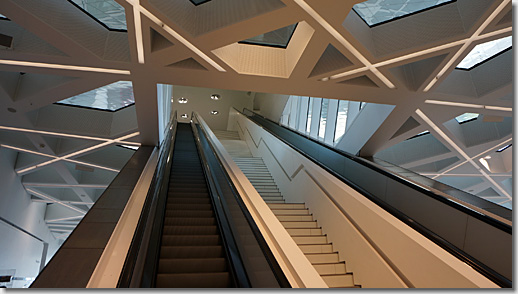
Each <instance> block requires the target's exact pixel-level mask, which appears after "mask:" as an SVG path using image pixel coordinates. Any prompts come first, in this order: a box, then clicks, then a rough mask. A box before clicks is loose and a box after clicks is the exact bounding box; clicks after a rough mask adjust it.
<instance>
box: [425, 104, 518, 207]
mask: <svg viewBox="0 0 518 294" xmlns="http://www.w3.org/2000/svg"><path fill="white" fill-rule="evenodd" d="M416 114H417V115H418V116H419V117H420V118H421V119H422V120H423V121H424V122H425V123H426V124H428V125H429V126H430V128H431V129H430V132H431V133H435V134H437V135H438V136H439V137H441V138H442V139H443V140H444V141H445V142H446V143H447V145H448V147H449V148H453V150H455V151H456V152H457V153H458V154H460V155H461V156H462V157H463V158H464V159H465V160H466V161H467V162H469V163H470V164H471V165H473V166H474V167H475V168H476V169H477V170H478V171H479V172H480V174H482V175H483V176H484V178H485V179H486V180H487V181H489V182H490V183H491V185H492V186H493V187H494V188H495V190H496V191H498V192H499V193H502V194H503V195H505V196H506V197H507V198H509V199H512V197H511V195H509V193H507V191H506V190H505V189H504V188H502V187H501V186H500V185H499V184H498V183H497V182H496V181H495V180H493V179H492V178H491V177H490V176H489V175H488V174H487V173H486V171H484V170H483V168H482V167H481V166H480V165H479V164H477V163H476V162H475V161H474V160H473V158H471V157H469V156H468V155H467V154H466V152H465V151H464V150H463V149H462V148H460V147H459V145H457V144H456V143H455V142H454V141H453V140H452V138H450V137H449V136H448V135H446V133H445V132H447V130H445V129H443V128H444V127H443V128H441V127H440V126H437V125H436V124H435V123H434V122H433V121H432V120H431V119H430V118H428V116H426V114H424V113H423V112H422V111H421V110H420V109H417V110H416Z"/></svg>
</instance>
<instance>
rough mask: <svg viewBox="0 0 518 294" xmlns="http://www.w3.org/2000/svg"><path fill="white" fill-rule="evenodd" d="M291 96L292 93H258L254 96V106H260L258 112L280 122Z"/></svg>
mask: <svg viewBox="0 0 518 294" xmlns="http://www.w3.org/2000/svg"><path fill="white" fill-rule="evenodd" d="M289 98H290V95H279V94H269V93H257V94H255V98H254V108H258V109H259V111H257V112H259V113H260V114H261V115H263V116H265V117H267V118H269V119H271V120H273V121H276V122H278V121H279V119H280V118H281V115H282V111H283V110H284V106H286V102H288V99H289ZM249 109H251V108H249ZM239 110H242V109H239Z"/></svg>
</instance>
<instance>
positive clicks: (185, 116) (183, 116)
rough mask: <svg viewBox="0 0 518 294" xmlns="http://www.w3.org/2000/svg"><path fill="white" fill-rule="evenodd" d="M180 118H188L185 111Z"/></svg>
mask: <svg viewBox="0 0 518 294" xmlns="http://www.w3.org/2000/svg"><path fill="white" fill-rule="evenodd" d="M181 117H182V118H189V116H188V115H187V113H184V114H182V115H181Z"/></svg>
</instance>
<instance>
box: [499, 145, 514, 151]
mask: <svg viewBox="0 0 518 294" xmlns="http://www.w3.org/2000/svg"><path fill="white" fill-rule="evenodd" d="M511 146H513V144H509V145H506V146H504V147H502V148H500V149H498V150H496V152H502V151H504V150H506V149H507V148H509V147H511Z"/></svg>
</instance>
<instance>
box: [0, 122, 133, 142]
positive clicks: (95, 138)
mask: <svg viewBox="0 0 518 294" xmlns="http://www.w3.org/2000/svg"><path fill="white" fill-rule="evenodd" d="M0 130H7V131H16V132H24V133H34V134H42V135H49V136H58V137H67V138H75V139H84V140H94V141H111V140H112V139H107V138H99V137H89V136H81V135H74V134H66V133H56V132H47V131H40V130H31V129H24V128H15V127H7V126H0ZM119 143H121V144H126V145H136V146H140V145H141V144H140V143H138V142H126V141H119Z"/></svg>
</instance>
